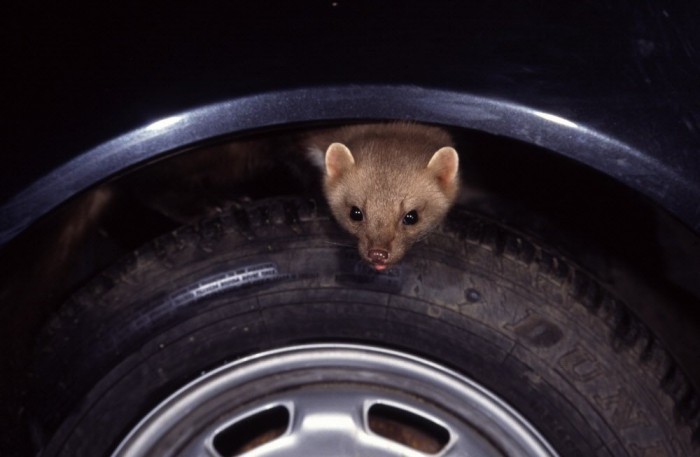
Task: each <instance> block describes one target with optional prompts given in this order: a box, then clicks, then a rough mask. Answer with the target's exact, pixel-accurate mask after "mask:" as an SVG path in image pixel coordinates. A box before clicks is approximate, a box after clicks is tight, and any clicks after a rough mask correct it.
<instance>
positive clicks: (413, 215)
mask: <svg viewBox="0 0 700 457" xmlns="http://www.w3.org/2000/svg"><path fill="white" fill-rule="evenodd" d="M416 222H418V211H416V210H415V209H414V210H413V211H409V212H407V213H406V215H405V216H404V217H403V224H404V225H413V224H415V223H416Z"/></svg>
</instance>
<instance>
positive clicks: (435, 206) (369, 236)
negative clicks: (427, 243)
mask: <svg viewBox="0 0 700 457" xmlns="http://www.w3.org/2000/svg"><path fill="white" fill-rule="evenodd" d="M353 128H354V131H353ZM345 129H346V130H345V131H340V132H338V134H337V135H336V136H337V137H338V138H339V139H344V140H345V141H346V143H347V144H345V143H340V142H337V143H332V144H331V145H330V146H329V147H328V148H327V150H326V153H325V171H326V173H325V178H324V192H325V196H326V199H327V201H328V204H329V206H330V208H331V211H332V213H333V215H334V217H335V218H336V220H337V221H338V222H339V223H340V224H341V225H342V226H343V227H344V228H345V229H346V230H347V231H348V232H350V233H351V234H353V235H354V236H356V237H357V239H358V249H359V252H360V255H361V256H362V257H363V258H364V259H365V260H367V261H368V262H369V263H370V264H372V265H373V266H374V267H375V268H376V269H377V270H383V269H385V268H386V267H388V266H391V265H394V264H395V263H396V262H398V261H399V260H401V258H403V256H404V254H405V253H406V250H407V249H408V248H409V247H410V246H411V245H413V243H415V242H416V241H417V240H418V239H420V238H422V237H424V236H425V235H427V234H428V233H429V232H430V231H431V230H432V229H433V228H434V227H435V226H436V225H437V224H439V223H440V222H441V221H442V219H443V218H444V216H445V214H446V213H447V211H448V210H449V208H450V206H451V205H452V204H453V202H454V199H455V197H456V194H457V191H458V187H459V179H458V163H459V159H458V156H457V152H456V151H455V150H454V149H453V148H452V147H451V145H450V144H451V140H450V139H449V136H448V135H447V134H446V133H444V132H443V131H442V130H441V129H437V128H435V127H427V126H421V125H416V124H383V125H382V124H380V125H372V126H369V127H368V126H353V127H349V128H345ZM348 129H350V132H348V131H347V130H348ZM353 133H354V134H355V135H352V134H353ZM437 145H441V146H439V147H438V146H437ZM353 207H356V208H358V209H359V210H360V211H361V212H362V216H363V217H362V220H361V221H356V220H353V219H352V218H351V216H350V213H351V211H352V208H353ZM411 211H415V214H417V216H418V220H417V222H416V223H415V224H412V225H410V224H405V223H404V218H405V216H406V214H407V213H409V212H411ZM371 250H382V251H385V252H386V253H387V258H386V260H382V261H381V262H379V261H377V260H376V259H373V258H372V257H371V256H370V251H371Z"/></svg>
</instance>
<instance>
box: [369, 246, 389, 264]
mask: <svg viewBox="0 0 700 457" xmlns="http://www.w3.org/2000/svg"><path fill="white" fill-rule="evenodd" d="M367 257H369V260H370V262H372V263H373V264H374V265H375V268H376V267H377V266H379V265H384V264H385V263H386V261H387V260H389V251H387V250H386V249H370V250H369V251H367Z"/></svg>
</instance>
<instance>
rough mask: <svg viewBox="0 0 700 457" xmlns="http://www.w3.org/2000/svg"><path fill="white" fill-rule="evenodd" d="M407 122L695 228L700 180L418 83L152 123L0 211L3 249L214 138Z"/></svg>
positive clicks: (288, 95)
mask: <svg viewBox="0 0 700 457" xmlns="http://www.w3.org/2000/svg"><path fill="white" fill-rule="evenodd" d="M362 119H377V120H383V119H401V120H411V121H419V122H429V123H436V124H444V125H447V126H453V127H459V128H468V129H474V130H479V131H483V132H487V133H491V134H496V135H501V136H505V137H510V138H514V139H517V140H520V141H523V142H525V143H529V144H533V145H536V146H539V147H543V148H545V149H548V150H550V151H552V152H554V153H556V154H559V155H562V156H564V157H568V158H570V159H573V160H574V161H576V162H579V163H582V164H584V165H587V166H589V167H591V168H593V169H595V170H597V171H599V172H600V173H603V174H605V175H608V176H610V177H612V178H613V179H614V180H616V181H618V182H620V183H622V184H624V185H626V186H628V187H630V188H632V189H634V190H635V191H637V192H639V193H641V194H643V195H645V196H647V197H649V198H650V199H651V200H653V201H654V202H656V203H657V204H658V205H660V206H661V207H662V208H664V209H665V210H667V211H668V212H670V213H671V214H673V215H674V216H675V217H677V218H678V219H679V220H680V221H682V222H683V223H684V224H685V225H686V226H687V227H689V228H691V229H692V230H693V231H695V232H696V233H697V232H698V231H699V230H700V210H699V209H698V208H696V207H693V205H692V203H691V202H693V201H696V202H697V201H700V183H697V182H689V181H688V180H687V179H685V177H684V176H683V175H682V173H680V172H678V171H677V170H674V169H671V168H670V167H667V166H665V165H664V164H663V163H660V162H659V161H658V160H655V159H654V158H652V157H651V156H650V155H647V154H645V153H644V151H641V150H639V149H636V148H634V147H632V146H630V145H628V144H626V143H624V142H621V141H618V140H616V139H615V138H612V137H609V136H606V135H605V134H603V133H601V132H599V131H596V130H594V129H592V128H588V127H586V126H584V125H580V124H577V123H576V122H574V121H572V120H570V119H566V118H564V117H560V116H559V115H557V114H555V113H549V112H544V111H540V110H538V109H535V108H532V107H527V106H522V105H517V104H513V103H510V102H507V101H503V100H498V99H495V98H489V97H483V96H477V95H473V94H468V93H458V92H452V91H445V90H437V89H429V88H421V87H415V86H381V85H368V86H338V87H315V88H314V87H312V88H302V89H293V90H284V91H278V92H269V93H261V94H256V95H251V96H247V97H241V98H237V99H232V100H228V101H224V102H221V103H216V104H211V105H207V106H204V107H201V108H197V109H193V110H190V111H187V112H182V113H179V114H175V115H173V116H170V117H166V118H163V119H160V120H158V121H155V122H153V123H151V124H149V125H146V126H144V127H142V128H139V129H136V130H133V131H131V132H128V133H126V134H123V135H121V136H119V137H117V138H114V139H112V140H110V141H107V142H105V143H103V144H101V145H99V146H97V147H95V148H93V149H91V150H89V151H87V152H85V153H82V154H80V155H78V156H76V157H75V158H74V159H73V160H71V161H69V162H68V163H65V164H64V165H63V166H61V167H60V168H58V169H56V170H54V171H53V172H51V173H49V174H47V175H45V176H44V177H43V178H41V179H39V180H37V181H35V182H34V183H33V184H32V185H30V186H29V187H27V188H26V189H25V190H24V191H22V192H20V193H19V194H17V195H16V196H15V197H14V198H12V199H10V200H9V201H8V202H7V203H6V204H5V205H4V206H3V207H2V208H0V220H2V221H3V224H2V225H3V227H2V229H1V231H0V246H2V245H5V244H6V243H8V242H10V241H11V240H12V239H13V238H15V237H17V236H18V235H19V234H20V233H22V232H23V231H24V230H25V229H26V228H27V227H29V226H30V225H31V224H32V223H33V222H34V221H36V220H37V219H39V218H41V217H43V216H45V215H46V214H48V213H49V212H51V211H52V210H53V209H54V208H57V207H58V206H60V205H61V204H62V203H64V202H65V201H67V200H69V199H70V198H72V197H74V196H76V195H77V194H79V193H81V192H82V191H84V190H86V189H88V188H90V187H91V186H93V185H95V184H97V183H99V182H102V181H104V180H106V179H108V178H110V177H111V176H114V175H116V174H118V173H120V172H123V171H124V170H126V169H128V168H130V167H135V166H137V165H139V164H143V163H145V162H147V161H149V160H152V159H154V158H157V157H159V156H162V155H165V154H167V153H168V152H172V151H175V150H179V149H182V148H185V147H188V146H193V145H196V144H197V143H199V142H203V141H206V140H210V139H212V138H215V137H219V136H223V135H227V134H232V133H243V132H249V131H255V130H264V129H272V128H275V127H280V126H285V125H290V124H300V123H313V122H317V123H320V122H324V121H326V122H327V121H339V120H362Z"/></svg>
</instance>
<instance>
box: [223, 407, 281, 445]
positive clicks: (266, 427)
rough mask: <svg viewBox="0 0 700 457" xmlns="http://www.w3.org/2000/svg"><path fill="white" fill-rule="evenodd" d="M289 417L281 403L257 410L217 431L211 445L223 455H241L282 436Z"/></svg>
mask: <svg viewBox="0 0 700 457" xmlns="http://www.w3.org/2000/svg"><path fill="white" fill-rule="evenodd" d="M290 417H291V415H290V414H289V410H288V409H287V408H286V407H284V406H281V405H280V406H274V407H272V408H269V409H264V410H261V411H258V412H257V413H255V414H252V415H250V416H247V417H245V418H243V419H241V420H239V421H237V422H235V423H233V424H230V425H229V426H227V427H226V428H224V429H223V430H221V431H219V432H218V433H217V434H216V436H215V437H214V440H213V442H212V445H213V446H214V449H215V450H216V451H217V452H218V453H219V454H221V455H222V456H224V457H235V456H238V455H242V454H244V453H246V452H249V451H252V450H253V449H255V448H257V447H260V446H262V445H263V444H266V443H269V442H270V441H273V440H275V439H277V438H279V437H280V436H282V435H283V434H284V432H285V431H286V430H287V429H288V428H289V421H290Z"/></svg>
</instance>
